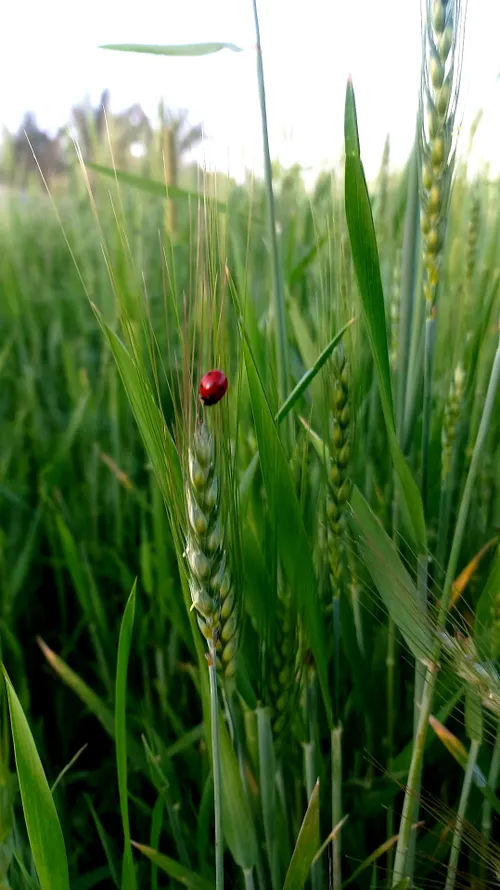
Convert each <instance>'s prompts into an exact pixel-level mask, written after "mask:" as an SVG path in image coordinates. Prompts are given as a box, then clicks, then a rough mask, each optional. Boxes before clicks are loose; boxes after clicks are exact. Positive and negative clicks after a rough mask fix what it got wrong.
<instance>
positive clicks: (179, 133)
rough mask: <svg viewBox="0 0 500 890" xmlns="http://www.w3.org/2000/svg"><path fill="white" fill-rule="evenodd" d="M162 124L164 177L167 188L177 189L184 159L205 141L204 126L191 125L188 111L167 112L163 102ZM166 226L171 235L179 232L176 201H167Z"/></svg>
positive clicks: (161, 107) (161, 104) (161, 106)
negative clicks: (175, 113)
mask: <svg viewBox="0 0 500 890" xmlns="http://www.w3.org/2000/svg"><path fill="white" fill-rule="evenodd" d="M160 122H161V132H162V154H163V167H164V176H165V182H166V184H167V186H173V187H174V188H176V187H177V186H178V183H179V169H180V165H181V162H182V160H183V158H184V157H185V156H186V155H187V154H188V153H189V152H190V151H191V150H192V149H193V148H195V147H196V146H197V145H199V144H200V142H202V140H203V126H202V125H201V124H195V125H194V126H192V125H191V124H190V123H189V119H188V113H187V111H181V112H179V113H178V114H177V115H174V114H172V113H171V112H169V111H167V109H166V108H165V105H164V103H163V102H161V103H160ZM165 225H166V228H167V232H168V233H169V235H171V236H172V235H174V234H175V232H176V230H177V205H176V203H175V201H167V207H166V219H165Z"/></svg>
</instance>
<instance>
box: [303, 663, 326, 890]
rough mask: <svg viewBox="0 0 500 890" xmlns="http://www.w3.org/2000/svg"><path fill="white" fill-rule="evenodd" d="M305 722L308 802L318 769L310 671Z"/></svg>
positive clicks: (317, 882) (316, 880)
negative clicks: (307, 738)
mask: <svg viewBox="0 0 500 890" xmlns="http://www.w3.org/2000/svg"><path fill="white" fill-rule="evenodd" d="M305 706H306V720H307V726H308V730H309V741H308V742H306V743H305V745H304V767H305V774H306V776H305V778H306V794H307V799H308V800H310V798H311V794H312V792H313V788H314V786H315V784H316V780H317V778H318V768H317V761H316V738H315V726H316V720H317V712H316V674H315V672H314V671H310V673H309V676H308V677H306V700H305ZM321 870H322V866H321V862H319V861H318V862H315V863H314V864H313V866H312V868H311V886H312V888H313V890H319V888H320V887H321V883H322V881H321Z"/></svg>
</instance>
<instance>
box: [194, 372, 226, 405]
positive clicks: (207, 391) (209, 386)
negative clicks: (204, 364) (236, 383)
mask: <svg viewBox="0 0 500 890" xmlns="http://www.w3.org/2000/svg"><path fill="white" fill-rule="evenodd" d="M227 387H228V382H227V377H226V375H225V374H224V371H219V370H218V369H217V368H215V369H214V370H213V371H208V373H207V374H204V375H203V377H202V378H201V381H200V389H199V393H200V399H201V401H202V402H203V404H204V405H207V406H210V405H216V404H217V402H220V400H221V399H222V398H224V396H225V395H226V392H227Z"/></svg>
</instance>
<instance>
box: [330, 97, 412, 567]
mask: <svg viewBox="0 0 500 890" xmlns="http://www.w3.org/2000/svg"><path fill="white" fill-rule="evenodd" d="M344 127H345V152H346V162H345V212H346V217H347V227H348V229H349V238H350V241H351V248H352V257H353V261H354V267H355V270H356V277H357V280H358V285H359V291H360V295H361V302H362V306H363V315H364V318H365V322H366V329H367V333H368V340H369V343H370V350H371V353H372V357H373V363H374V365H375V370H376V372H377V380H378V386H379V393H380V402H381V405H382V411H383V415H384V420H385V425H386V429H387V435H388V438H389V446H390V449H391V454H392V458H393V462H394V467H395V470H396V478H397V483H398V490H399V494H400V502H401V509H402V511H403V515H404V519H405V523H406V525H407V527H408V530H409V532H410V534H411V536H412V540H413V543H414V544H415V545H416V548H417V550H418V552H419V553H424V552H425V540H426V530H425V519H424V511H423V506H422V499H421V497H420V493H419V491H418V488H417V486H416V484H415V480H414V479H413V477H412V475H411V472H410V469H409V467H408V465H407V464H406V461H405V459H404V457H403V453H402V451H401V448H400V445H399V443H398V440H397V437H396V429H395V418H394V404H393V400H392V387H391V372H390V364H389V350H388V346H387V330H386V323H385V305H384V293H383V289H382V279H381V275H380V263H379V257H378V248H377V240H376V237H375V226H374V224H373V216H372V211H371V206H370V198H369V195H368V187H367V184H366V179H365V173H364V169H363V164H362V162H361V156H360V146H359V136H358V125H357V118H356V104H355V100H354V90H353V86H352V83H351V81H350V80H349V82H348V85H347V93H346V102H345V120H344Z"/></svg>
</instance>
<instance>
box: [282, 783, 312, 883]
mask: <svg viewBox="0 0 500 890" xmlns="http://www.w3.org/2000/svg"><path fill="white" fill-rule="evenodd" d="M318 843H319V782H316V784H315V786H314V788H313V790H312V794H311V797H310V800H309V805H308V807H307V811H306V814H305V816H304V820H303V822H302V825H301V826H300V831H299V834H298V837H297V843H296V844H295V849H294V851H293V854H292V858H291V860H290V865H289V866H288V871H287V873H286V878H285V883H284V885H283V890H302V887H303V886H304V884H305V882H306V880H307V877H308V875H309V872H310V870H311V865H312V864H313V861H314V857H315V854H316V850H317V849H318Z"/></svg>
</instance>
